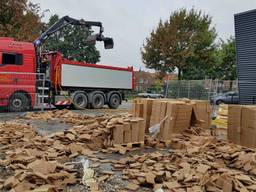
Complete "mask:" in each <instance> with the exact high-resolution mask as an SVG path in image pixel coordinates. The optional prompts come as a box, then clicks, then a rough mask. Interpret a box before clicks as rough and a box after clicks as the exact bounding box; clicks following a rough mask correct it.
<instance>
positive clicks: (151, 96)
mask: <svg viewBox="0 0 256 192" xmlns="http://www.w3.org/2000/svg"><path fill="white" fill-rule="evenodd" d="M137 96H138V97H142V98H154V99H156V98H164V96H163V94H159V93H139V94H138V95H137Z"/></svg>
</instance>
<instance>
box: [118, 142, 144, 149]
mask: <svg viewBox="0 0 256 192" xmlns="http://www.w3.org/2000/svg"><path fill="white" fill-rule="evenodd" d="M114 147H127V148H135V147H144V141H141V142H134V143H123V144H114Z"/></svg>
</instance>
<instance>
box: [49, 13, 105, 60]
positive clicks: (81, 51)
mask: <svg viewBox="0 0 256 192" xmlns="http://www.w3.org/2000/svg"><path fill="white" fill-rule="evenodd" d="M58 20H59V16H58V15H53V16H51V18H50V19H49V22H48V23H47V24H46V28H49V27H50V26H51V25H53V24H54V23H55V22H56V21H58ZM92 33H93V31H92V30H91V29H88V28H85V27H82V26H67V27H64V28H63V29H61V30H60V31H59V32H57V33H55V34H54V35H53V36H52V37H50V38H49V39H48V40H47V41H46V50H50V51H60V52H61V53H62V54H63V56H64V57H65V58H69V59H73V60H76V61H85V62H88V63H96V62H98V61H99V59H100V53H99V51H98V50H97V49H96V47H95V45H92V44H88V43H87V42H85V40H86V38H87V37H88V36H89V35H90V34H92Z"/></svg>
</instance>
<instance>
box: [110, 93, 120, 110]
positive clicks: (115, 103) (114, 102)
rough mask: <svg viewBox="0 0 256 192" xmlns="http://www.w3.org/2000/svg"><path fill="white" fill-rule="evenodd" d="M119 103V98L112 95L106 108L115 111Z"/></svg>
mask: <svg viewBox="0 0 256 192" xmlns="http://www.w3.org/2000/svg"><path fill="white" fill-rule="evenodd" d="M120 103H121V99H120V96H119V95H117V94H113V95H111V96H110V98H109V101H108V107H109V108H111V109H117V108H118V106H119V105H120Z"/></svg>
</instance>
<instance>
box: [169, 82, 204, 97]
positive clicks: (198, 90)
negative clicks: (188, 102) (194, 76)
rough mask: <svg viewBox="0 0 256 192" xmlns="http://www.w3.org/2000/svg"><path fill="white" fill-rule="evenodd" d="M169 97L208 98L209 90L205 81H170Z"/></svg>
mask: <svg viewBox="0 0 256 192" xmlns="http://www.w3.org/2000/svg"><path fill="white" fill-rule="evenodd" d="M168 97H169V98H175V99H176V98H189V99H208V91H207V89H205V87H204V84H203V81H197V80H196V81H183V80H182V81H178V80H177V81H174V80H172V81H170V83H169V88H168Z"/></svg>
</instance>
